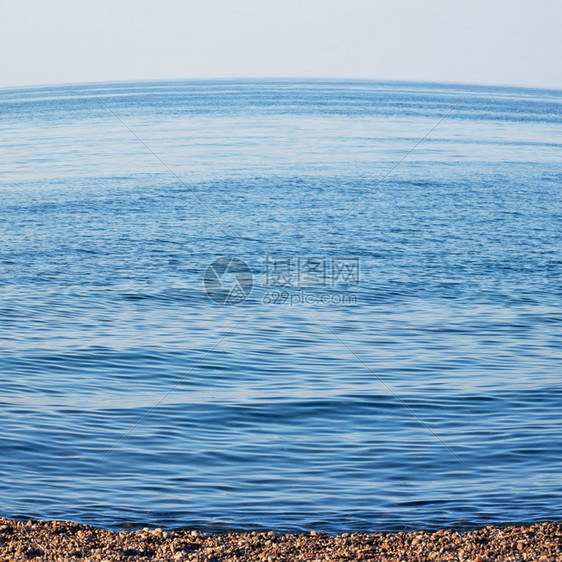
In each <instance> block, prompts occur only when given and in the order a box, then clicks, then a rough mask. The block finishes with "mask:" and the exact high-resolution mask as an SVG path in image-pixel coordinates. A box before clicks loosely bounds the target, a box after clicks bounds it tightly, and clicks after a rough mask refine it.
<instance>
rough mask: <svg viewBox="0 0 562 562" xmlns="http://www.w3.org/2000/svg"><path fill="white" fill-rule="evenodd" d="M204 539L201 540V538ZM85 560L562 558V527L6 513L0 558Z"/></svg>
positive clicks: (509, 561)
mask: <svg viewBox="0 0 562 562" xmlns="http://www.w3.org/2000/svg"><path fill="white" fill-rule="evenodd" d="M194 538H197V539H198V540H197V541H194V540H193V539H194ZM30 559H31V560H34V561H36V562H41V561H43V560H45V561H54V560H77V559H80V560H83V561H85V562H93V561H96V562H99V561H100V560H112V561H117V562H120V561H123V562H124V561H125V560H126V561H129V562H135V561H137V560H138V561H140V560H143V561H146V562H150V561H164V560H176V561H180V560H181V561H183V560H185V561H186V562H190V561H194V562H195V561H197V562H202V561H203V560H207V561H213V562H217V561H221V562H234V561H238V562H243V561H246V560H248V561H249V560H261V561H264V562H267V561H271V562H280V561H284V560H299V561H313V560H316V561H324V560H332V561H344V560H346V561H354V560H362V561H372V562H374V561H381V562H385V561H390V560H404V561H406V560H408V561H409V560H412V561H421V560H435V561H441V560H455V561H459V560H460V561H463V562H469V561H471V562H492V561H494V562H516V561H527V560H545V561H546V560H548V561H560V562H562V524H560V523H542V524H533V525H531V526H521V525H518V526H516V527H501V528H499V527H485V528H483V529H476V530H474V531H470V532H456V531H452V530H445V529H441V530H439V531H436V532H429V531H413V532H399V533H390V532H386V533H351V534H350V533H343V534H341V535H326V534H325V533H321V532H318V531H311V532H310V533H309V534H306V533H300V534H298V535H296V534H286V535H282V534H278V533H275V532H274V531H273V530H271V531H268V532H267V531H259V532H255V531H252V532H245V533H225V534H220V535H219V534H216V535H215V534H209V535H206V534H204V533H202V532H200V531H197V530H195V529H194V530H190V531H164V530H163V529H161V528H156V529H152V530H150V529H149V528H148V527H145V528H143V529H142V530H140V531H136V532H135V531H133V532H131V531H120V532H112V531H108V530H106V529H99V528H95V527H90V526H88V525H78V524H76V523H70V522H64V521H58V522H43V521H33V520H31V521H27V522H25V521H16V520H9V519H3V518H0V560H1V561H4V560H13V561H16V560H30Z"/></svg>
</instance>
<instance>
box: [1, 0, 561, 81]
mask: <svg viewBox="0 0 562 562" xmlns="http://www.w3.org/2000/svg"><path fill="white" fill-rule="evenodd" d="M231 77H247V78H261V77H284V78H291V77H294V78H366V79H373V80H414V81H439V82H463V83H476V84H506V85H528V86H545V87H553V88H560V89H562V0H534V1H531V0H529V1H527V0H425V1H422V0H388V1H377V0H300V1H297V0H198V1H194V0H134V1H133V0H0V87H5V86H16V85H34V84H60V83H77V82H105V81H117V80H144V79H147V80H150V79H167V78H171V79H175V78H188V79H189V78H231Z"/></svg>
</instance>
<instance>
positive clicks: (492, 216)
mask: <svg viewBox="0 0 562 562" xmlns="http://www.w3.org/2000/svg"><path fill="white" fill-rule="evenodd" d="M422 139H423V140H422ZM420 141H421V142H420ZM0 146H1V158H0V197H1V207H0V209H1V212H0V235H1V241H2V243H1V246H0V361H1V370H0V389H1V390H0V515H3V516H10V517H12V516H17V517H37V518H43V519H52V518H62V519H71V520H75V521H79V522H86V523H92V524H98V525H102V526H105V527H110V528H119V527H122V526H141V527H142V526H145V525H158V526H163V527H169V528H176V527H184V526H188V527H199V528H203V529H206V530H222V529H242V528H257V527H266V528H273V529H279V530H288V529H294V530H296V529H308V530H310V529H318V530H320V529H321V530H326V531H330V532H333V531H341V530H356V529H363V530H375V529H399V528H416V527H441V526H473V525H481V524H488V523H494V522H514V521H539V520H545V519H562V488H561V486H560V483H561V480H562V438H561V434H562V380H561V373H562V368H561V367H562V330H561V325H562V311H561V305H562V283H561V277H562V253H561V251H562V220H561V219H562V205H561V200H562V199H561V193H562V92H557V91H547V90H531V89H516V88H493V87H484V86H451V85H439V84H409V83H381V82H378V83H374V82H360V81H346V82H344V81H297V82H295V81H269V82H268V81H261V82H259V81H224V82H159V83H149V82H147V83H119V84H97V85H82V86H80V85H79V86H60V87H41V88H27V89H4V90H0ZM412 149H414V150H412ZM221 256H234V257H235V258H237V259H238V260H241V261H243V262H244V263H246V264H248V267H249V268H250V269H251V271H252V273H253V280H252V282H253V288H252V291H251V293H250V294H249V296H248V298H246V300H244V302H240V303H229V304H220V303H219V304H217V303H215V302H213V301H212V300H211V299H210V298H209V297H208V295H207V294H206V292H205V287H204V283H203V278H204V275H205V271H206V270H207V268H208V266H209V265H210V264H212V262H213V261H214V260H216V259H218V258H220V257H221ZM272 263H273V264H274V266H275V267H274V269H275V271H276V272H277V273H279V272H281V273H283V275H284V276H283V275H279V276H277V277H275V276H272V269H271V264H272ZM338 263H347V264H348V265H350V267H351V268H350V269H349V276H348V277H347V278H345V279H343V278H342V277H341V276H340V277H339V278H338V279H337V283H335V282H334V276H333V270H334V269H335V268H336V264H338ZM313 266H314V267H313ZM289 267H290V268H291V269H289ZM283 268H285V269H283ZM319 271H323V272H324V273H325V274H326V275H325V276H324V277H322V278H319V277H318V275H317V274H318V272H319ZM305 274H308V277H307V275H305ZM236 281H237V276H236V273H232V272H229V271H227V275H225V277H224V278H223V279H222V282H224V285H225V286H230V285H228V283H234V284H236ZM342 281H343V282H342ZM340 282H341V283H340ZM242 288H243V289H244V292H243V294H242V297H245V296H246V292H247V290H248V289H249V287H248V285H247V284H246V285H245V286H243V287H242ZM239 300H242V299H239Z"/></svg>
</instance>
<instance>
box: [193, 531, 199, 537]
mask: <svg viewBox="0 0 562 562" xmlns="http://www.w3.org/2000/svg"><path fill="white" fill-rule="evenodd" d="M191 536H192V537H195V538H197V537H198V536H199V531H196V530H195V529H193V531H191Z"/></svg>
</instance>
